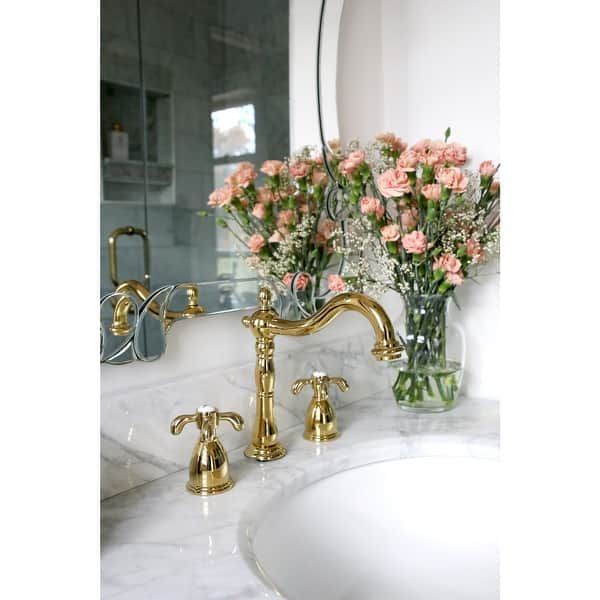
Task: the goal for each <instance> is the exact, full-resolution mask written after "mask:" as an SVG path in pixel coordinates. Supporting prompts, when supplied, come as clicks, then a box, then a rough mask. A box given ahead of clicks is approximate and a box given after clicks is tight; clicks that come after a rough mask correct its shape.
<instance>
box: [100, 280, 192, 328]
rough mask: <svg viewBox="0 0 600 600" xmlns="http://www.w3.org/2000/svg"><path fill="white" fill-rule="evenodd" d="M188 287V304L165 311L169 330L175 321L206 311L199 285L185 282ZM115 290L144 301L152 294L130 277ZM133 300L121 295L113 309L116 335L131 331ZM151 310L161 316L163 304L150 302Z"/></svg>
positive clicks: (166, 326)
mask: <svg viewBox="0 0 600 600" xmlns="http://www.w3.org/2000/svg"><path fill="white" fill-rule="evenodd" d="M184 285H185V287H186V292H185V293H186V296H187V304H186V307H185V308H184V309H183V310H181V311H175V310H167V311H165V313H164V323H165V328H166V330H168V329H169V328H170V327H171V325H172V324H173V323H175V321H179V320H181V319H191V318H193V317H197V316H199V315H201V314H202V313H204V307H202V306H200V304H199V303H198V295H199V294H198V286H196V285H194V284H193V283H187V284H184ZM115 292H120V293H122V294H128V295H129V296H137V297H138V298H139V299H140V300H141V301H142V302H145V301H146V300H147V299H148V297H149V296H150V291H149V290H148V289H147V288H146V287H144V286H143V285H142V284H141V283H140V282H139V281H136V280H135V279H130V280H128V281H124V282H123V283H121V284H119V285H118V286H117V289H116V290H115ZM132 305H133V300H131V298H129V297H127V296H121V297H120V298H119V299H118V300H117V301H116V302H115V307H114V311H113V322H112V324H111V326H110V331H111V332H112V333H113V334H114V335H119V336H125V335H129V334H130V333H131V326H130V325H129V313H130V311H131V309H132V308H133V306H132ZM148 309H149V310H150V312H151V313H152V314H154V315H156V316H158V317H160V316H161V314H162V313H161V305H160V304H159V303H158V302H156V300H154V301H152V302H150V305H149V307H148Z"/></svg>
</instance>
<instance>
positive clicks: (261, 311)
mask: <svg viewBox="0 0 600 600" xmlns="http://www.w3.org/2000/svg"><path fill="white" fill-rule="evenodd" d="M258 301H259V307H258V310H257V311H255V312H254V313H253V314H252V315H249V316H246V317H244V318H243V319H242V324H243V325H244V327H248V328H249V329H250V331H251V332H252V334H253V335H254V337H255V338H256V369H255V377H256V419H255V421H254V429H253V432H252V442H251V443H250V445H249V446H248V447H247V448H246V450H245V451H244V454H245V455H246V456H247V457H248V458H255V459H256V460H259V461H269V460H276V459H278V458H283V457H284V456H285V455H286V453H287V450H286V449H285V448H284V447H283V446H282V445H281V444H280V443H279V441H278V440H277V425H276V423H275V414H274V411H273V405H274V399H273V396H274V389H275V366H274V364H273V353H274V351H275V344H274V338H275V336H276V335H293V336H300V335H310V334H311V333H317V332H318V331H321V329H324V328H325V327H326V326H327V325H329V323H331V321H333V320H334V319H335V318H336V317H337V316H338V315H339V314H341V313H343V312H345V311H347V310H353V311H356V312H358V313H360V314H361V315H363V316H364V317H365V318H366V319H367V320H368V321H369V323H370V324H371V327H372V328H373V331H374V332H375V345H374V346H373V349H372V350H371V353H372V354H373V356H374V357H375V358H376V359H377V360H386V361H387V360H395V359H397V358H399V357H400V355H401V353H402V350H403V347H402V346H401V345H400V344H399V343H398V341H397V340H396V336H395V335H394V329H393V327H392V323H391V321H390V318H389V317H388V315H387V313H386V312H385V310H384V309H383V307H382V306H381V305H380V304H379V303H378V302H375V300H373V299H372V298H369V297H368V296H365V295H364V294H358V293H356V292H345V293H342V294H338V295H337V296H334V297H333V298H332V299H331V300H329V302H327V303H326V304H325V305H324V306H323V307H322V308H321V309H320V310H319V311H318V312H316V313H315V314H314V315H312V316H311V317H308V318H307V319H302V320H299V321H288V320H286V319H280V318H279V315H278V314H277V313H276V312H275V310H274V309H273V308H272V306H271V291H270V290H269V289H268V288H261V290H260V292H259V294H258Z"/></svg>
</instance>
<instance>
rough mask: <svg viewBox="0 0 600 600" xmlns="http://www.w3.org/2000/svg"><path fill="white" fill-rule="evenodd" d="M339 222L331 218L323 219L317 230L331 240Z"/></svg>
mask: <svg viewBox="0 0 600 600" xmlns="http://www.w3.org/2000/svg"><path fill="white" fill-rule="evenodd" d="M337 228H338V226H337V223H336V222H335V221H332V220H331V219H323V220H322V221H321V222H320V223H319V226H318V227H317V231H318V232H319V233H320V234H321V235H322V236H323V237H324V238H325V239H326V240H330V239H331V238H332V237H334V236H335V234H336V232H337Z"/></svg>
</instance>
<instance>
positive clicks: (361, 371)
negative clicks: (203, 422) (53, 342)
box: [101, 333, 388, 499]
mask: <svg viewBox="0 0 600 600" xmlns="http://www.w3.org/2000/svg"><path fill="white" fill-rule="evenodd" d="M244 342H247V343H248V344H249V345H250V346H252V341H251V340H249V339H248V340H246V339H244ZM371 346H372V334H370V333H367V334H364V335H362V336H357V337H354V338H352V337H351V338H349V339H347V340H340V341H337V342H331V343H330V344H328V345H327V346H321V345H315V344H313V345H310V344H308V343H306V342H305V344H304V345H303V346H301V347H299V348H298V349H297V350H296V349H292V350H287V351H286V350H285V349H284V348H281V349H280V350H279V351H278V352H277V355H276V358H275V366H276V373H277V376H276V390H275V392H276V393H275V401H276V405H277V410H278V425H279V428H280V431H286V430H287V429H289V428H290V427H294V426H296V425H298V424H299V423H301V422H303V420H304V410H305V409H306V407H307V406H308V402H309V400H310V395H308V393H307V394H302V395H301V396H293V395H292V394H291V392H290V387H291V385H292V383H293V382H294V381H295V380H296V379H298V378H299V377H309V376H310V375H311V373H312V371H314V370H324V371H326V372H328V373H329V374H330V375H335V376H341V377H346V378H347V379H348V381H349V383H350V386H351V391H350V392H348V393H346V394H341V393H339V392H338V391H337V387H336V386H333V387H332V390H331V397H332V401H333V404H334V406H336V407H340V406H344V405H345V404H348V403H351V402H353V401H356V400H358V399H360V398H364V397H365V396H367V395H369V394H372V393H374V392H376V391H380V390H383V389H385V387H387V385H388V381H387V379H386V378H385V377H380V376H375V373H381V371H380V369H381V368H382V367H381V366H380V365H379V364H378V363H377V362H376V361H375V360H373V359H372V358H371V356H370V354H369V351H370V348H371ZM116 368H117V369H118V368H120V367H116ZM378 369H379V371H378ZM254 386H255V384H254V362H253V361H252V360H251V361H245V362H243V363H242V364H239V365H237V366H232V367H229V368H216V369H211V370H209V371H205V372H200V373H195V374H193V375H189V376H187V377H182V376H177V377H175V378H172V379H170V380H167V381H164V382H163V383H161V384H153V385H151V386H150V387H148V386H147V385H145V384H144V383H143V382H142V383H141V384H140V385H138V386H137V387H130V388H128V389H126V390H121V391H119V392H117V393H110V394H104V395H103V397H102V410H101V497H102V499H106V498H109V497H111V496H113V495H115V494H118V493H121V492H123V491H126V490H128V489H131V488H134V487H136V486H138V485H142V484H144V483H147V482H149V481H153V480H154V479H158V478H159V477H164V476H165V475H168V474H169V473H175V472H176V471H179V470H180V469H183V468H184V467H186V466H187V463H188V461H189V448H190V447H191V446H190V444H192V445H193V441H192V439H193V437H194V431H193V430H190V431H187V430H186V431H184V432H183V434H182V435H181V436H179V437H174V436H172V435H171V433H170V431H169V423H170V422H171V420H172V419H173V418H174V417H176V416H177V415H179V414H183V413H191V412H194V411H195V409H196V407H197V406H199V405H201V404H210V405H213V406H217V407H218V408H219V409H220V410H226V411H235V412H238V413H240V414H241V415H242V417H243V418H244V419H245V420H246V421H247V422H251V420H252V418H253V416H254V411H255V410H256V408H255V389H254ZM250 434H251V431H250V428H246V429H245V431H243V432H242V433H237V432H235V431H233V429H231V428H228V427H227V428H222V429H221V431H220V435H221V437H222V440H223V443H224V444H225V446H226V447H227V448H229V449H236V448H240V447H244V446H246V445H247V444H248V441H249V439H250Z"/></svg>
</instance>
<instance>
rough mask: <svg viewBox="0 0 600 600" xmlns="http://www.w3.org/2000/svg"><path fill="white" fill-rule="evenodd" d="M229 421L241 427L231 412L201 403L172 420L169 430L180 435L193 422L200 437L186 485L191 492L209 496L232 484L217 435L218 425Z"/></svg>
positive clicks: (238, 427) (229, 487)
mask: <svg viewBox="0 0 600 600" xmlns="http://www.w3.org/2000/svg"><path fill="white" fill-rule="evenodd" d="M222 421H226V422H227V423H230V424H231V426H232V427H233V428H234V429H235V430H236V431H241V430H242V429H243V427H244V420H243V419H242V417H241V416H240V415H238V414H237V413H234V412H219V411H218V410H217V409H216V408H215V407H214V406H201V407H200V408H198V409H197V410H196V413H195V414H193V415H179V416H178V417H175V418H174V419H173V421H172V422H171V433H172V434H173V435H179V434H180V433H181V432H182V431H183V428H184V427H185V426H186V425H188V424H189V423H196V425H197V426H198V429H199V430H200V439H199V440H198V442H197V443H196V445H195V447H194V451H193V452H192V458H191V460H190V466H189V479H188V482H187V484H186V486H185V487H186V488H187V489H188V490H189V491H190V492H192V494H199V495H201V496H212V495H213V494H220V493H221V492H225V491H226V490H229V489H231V488H232V487H233V479H231V475H230V474H229V460H228V458H227V452H226V451H225V448H224V447H223V444H222V443H221V440H219V438H218V437H217V433H216V432H217V425H218V424H219V423H221V422H222Z"/></svg>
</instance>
